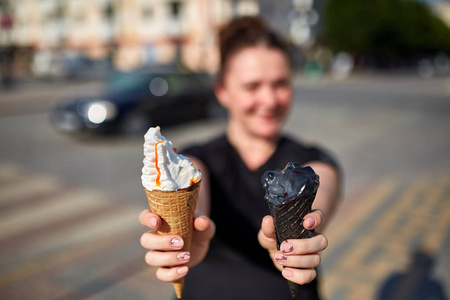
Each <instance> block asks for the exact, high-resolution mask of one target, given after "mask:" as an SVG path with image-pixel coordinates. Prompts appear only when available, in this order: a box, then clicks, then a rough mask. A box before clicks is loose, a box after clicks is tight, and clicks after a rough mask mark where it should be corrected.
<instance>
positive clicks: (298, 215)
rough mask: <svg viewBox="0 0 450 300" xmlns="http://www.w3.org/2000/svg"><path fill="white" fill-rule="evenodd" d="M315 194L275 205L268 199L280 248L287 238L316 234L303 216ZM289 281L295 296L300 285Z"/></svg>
mask: <svg viewBox="0 0 450 300" xmlns="http://www.w3.org/2000/svg"><path fill="white" fill-rule="evenodd" d="M315 196H316V193H313V194H309V195H304V196H300V197H298V198H295V199H293V200H291V201H289V203H285V204H281V205H273V204H272V203H271V202H270V201H267V202H268V204H269V210H270V214H271V215H272V217H273V223H274V226H275V237H276V241H277V248H278V250H280V244H281V243H282V242H283V241H285V240H287V239H305V238H310V237H312V236H313V235H314V231H313V230H306V229H305V228H304V227H303V218H304V217H305V215H307V214H308V213H310V212H311V206H312V203H313V201H314V198H315ZM287 282H288V285H289V290H290V291H291V295H292V297H293V298H295V297H296V295H297V290H298V285H297V284H296V283H294V282H292V281H289V280H288V281H287Z"/></svg>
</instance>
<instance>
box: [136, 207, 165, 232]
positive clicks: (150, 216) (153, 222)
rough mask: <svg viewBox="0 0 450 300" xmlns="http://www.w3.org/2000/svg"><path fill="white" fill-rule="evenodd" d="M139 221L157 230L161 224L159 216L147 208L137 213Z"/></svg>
mask: <svg viewBox="0 0 450 300" xmlns="http://www.w3.org/2000/svg"><path fill="white" fill-rule="evenodd" d="M139 222H140V223H141V224H142V225H143V226H145V227H148V228H150V229H154V230H157V229H158V228H159V226H161V218H160V217H159V216H158V215H155V214H154V213H152V212H151V211H150V210H149V209H144V210H143V211H141V213H140V214H139Z"/></svg>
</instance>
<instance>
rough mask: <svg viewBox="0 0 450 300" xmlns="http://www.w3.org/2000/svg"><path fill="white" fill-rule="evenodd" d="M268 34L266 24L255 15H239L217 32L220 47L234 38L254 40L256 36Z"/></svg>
mask: <svg viewBox="0 0 450 300" xmlns="http://www.w3.org/2000/svg"><path fill="white" fill-rule="evenodd" d="M267 34H270V29H269V28H268V27H267V25H266V24H265V23H264V22H263V21H262V20H261V19H260V18H257V17H241V18H237V19H235V20H233V21H232V22H231V23H229V24H228V25H227V26H226V27H224V28H222V30H221V31H220V32H219V41H220V48H221V49H223V47H224V46H226V45H227V44H229V43H233V41H234V40H236V39H238V40H254V39H255V38H257V37H258V36H261V35H267Z"/></svg>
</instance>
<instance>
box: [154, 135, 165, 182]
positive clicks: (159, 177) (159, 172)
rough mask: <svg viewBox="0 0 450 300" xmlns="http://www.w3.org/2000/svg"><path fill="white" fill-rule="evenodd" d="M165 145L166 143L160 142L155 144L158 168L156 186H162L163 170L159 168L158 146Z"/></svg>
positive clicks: (156, 165)
mask: <svg viewBox="0 0 450 300" xmlns="http://www.w3.org/2000/svg"><path fill="white" fill-rule="evenodd" d="M159 143H164V141H159V142H157V143H156V144H155V167H156V172H157V174H156V186H161V169H160V168H159V167H158V144H159Z"/></svg>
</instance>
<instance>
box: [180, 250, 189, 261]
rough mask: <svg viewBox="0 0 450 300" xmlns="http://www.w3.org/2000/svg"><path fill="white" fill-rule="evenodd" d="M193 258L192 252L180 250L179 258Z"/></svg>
mask: <svg viewBox="0 0 450 300" xmlns="http://www.w3.org/2000/svg"><path fill="white" fill-rule="evenodd" d="M190 258H191V254H190V253H189V252H180V253H178V255H177V259H178V260H189V259H190Z"/></svg>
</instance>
